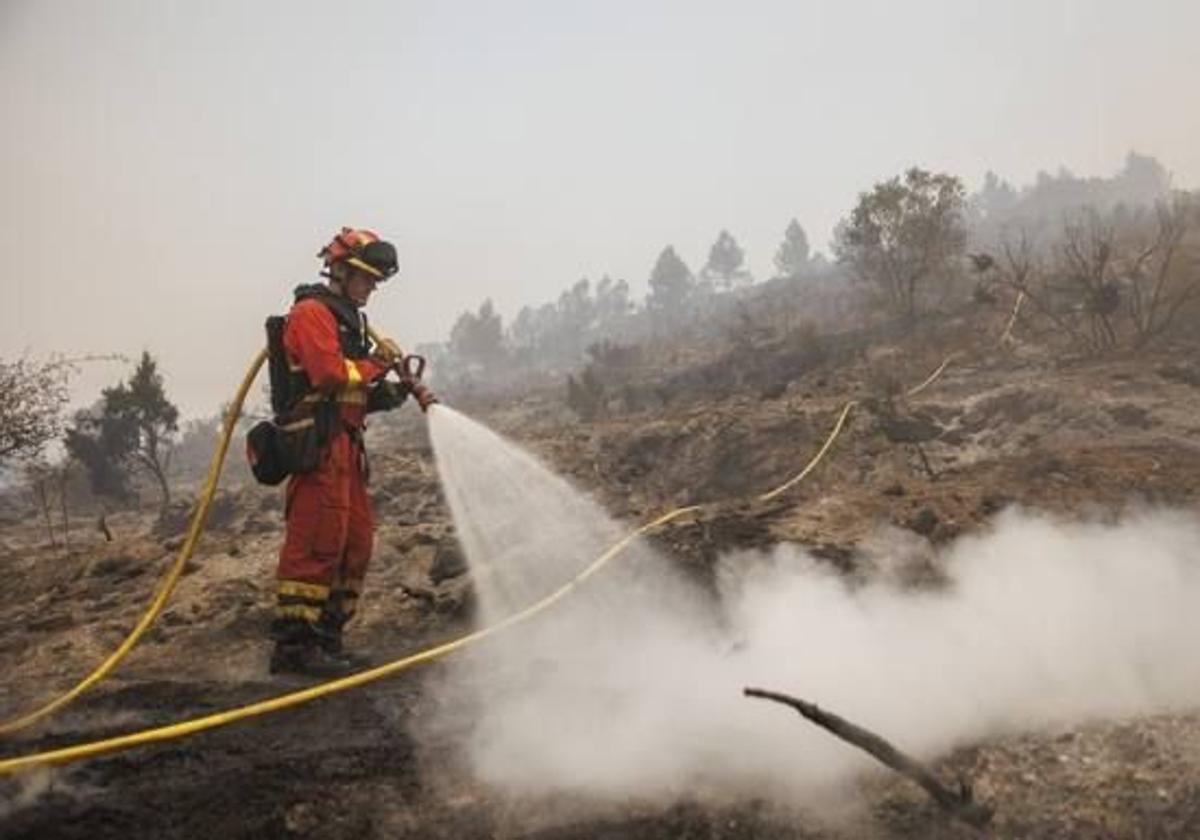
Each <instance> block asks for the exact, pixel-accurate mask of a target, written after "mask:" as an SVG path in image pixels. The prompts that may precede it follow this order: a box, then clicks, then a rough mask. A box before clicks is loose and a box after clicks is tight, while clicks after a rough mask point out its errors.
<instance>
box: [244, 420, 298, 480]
mask: <svg viewBox="0 0 1200 840" xmlns="http://www.w3.org/2000/svg"><path fill="white" fill-rule="evenodd" d="M246 460H247V461H249V462H250V471H251V472H252V473H254V478H255V479H257V481H258V483H259V484H266V485H267V486H269V487H274V486H275V485H276V484H279V483H280V482H281V481H283V480H284V479H285V478H287V477H288V474H289V470H288V468H287V465H286V464H284V462H283V458H282V457H281V455H280V448H279V427H278V426H276V425H275V424H274V423H272V422H271V421H270V420H263V421H261V422H259V423H256V424H255V425H254V428H252V429H251V430H250V431H249V433H247V435H246Z"/></svg>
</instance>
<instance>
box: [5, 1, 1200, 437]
mask: <svg viewBox="0 0 1200 840" xmlns="http://www.w3.org/2000/svg"><path fill="white" fill-rule="evenodd" d="M1197 32H1200V3H1196V2H1195V0H1178V2H1174V1H1173V0H1160V2H1143V3H1132V2H1128V0H1125V2H1099V0H1097V1H1096V2H1054V1H1053V0H1041V2H1036V3H1035V2H1001V3H997V2H994V0H989V2H966V0H939V1H938V2H933V1H932V0H930V1H929V2H913V0H910V2H904V3H900V2H827V3H817V2H810V3H804V2H796V0H792V2H780V3H754V2H746V3H738V4H734V3H730V2H722V3H703V2H697V0H689V2H671V3H651V2H638V3H631V2H619V0H608V2H603V3H600V2H593V3H576V2H564V1H563V0H560V1H559V2H544V3H527V2H495V3H452V2H446V3H432V2H427V3H402V2H395V3H383V2H380V3H353V2H339V3H311V2H310V3H302V2H291V1H290V0H289V2H244V1H243V2H200V0H192V1H191V2H183V0H174V1H171V0H144V2H133V0H109V2H104V3H96V2H54V0H37V1H36V2H33V0H30V1H29V2H21V1H20V0H0V109H2V110H0V113H2V114H3V120H4V130H3V133H2V134H0V250H2V252H3V253H4V254H5V255H6V256H7V264H6V265H5V267H4V280H3V283H4V297H3V301H4V302H3V304H2V307H0V356H2V357H4V358H11V357H12V356H14V355H15V354H18V353H20V352H21V351H23V350H29V351H32V352H35V353H39V354H44V353H48V352H51V351H66V352H70V353H85V352H90V353H97V352H114V351H116V352H123V353H126V354H129V355H136V354H137V353H139V352H140V351H141V350H142V349H143V348H146V349H149V350H150V351H151V352H153V353H154V354H156V355H157V356H158V357H159V358H160V359H161V362H162V366H163V370H164V373H165V374H166V376H167V379H168V387H169V389H170V391H171V392H172V393H173V394H174V395H175V396H176V398H177V400H178V402H179V403H180V405H181V407H182V408H183V409H184V411H185V412H186V413H188V414H197V413H209V412H211V411H212V410H215V408H216V407H217V406H218V405H219V403H220V402H222V401H223V400H226V399H228V397H229V396H231V395H232V392H233V390H234V389H235V387H236V385H237V382H238V380H239V378H240V376H241V373H242V371H243V369H244V368H245V365H246V363H247V362H248V361H249V360H250V358H251V357H252V356H253V354H254V352H255V350H256V349H257V347H258V346H259V345H260V344H261V341H262V320H263V318H264V317H265V316H266V315H267V314H268V313H270V312H272V311H277V310H282V309H283V308H284V307H285V306H286V305H287V303H288V301H289V298H290V295H289V292H290V289H291V288H292V286H294V285H295V284H297V283H301V282H307V281H309V280H310V279H311V278H313V277H314V276H315V273H316V270H317V268H318V265H317V261H316V260H315V258H314V255H315V253H316V251H317V250H318V249H319V248H320V246H321V245H322V244H323V243H324V242H325V241H326V240H327V239H328V238H329V236H330V235H331V234H332V233H333V232H334V231H335V230H336V229H337V228H338V226H340V225H341V224H351V225H356V226H366V227H373V228H375V229H377V230H379V231H380V232H381V233H383V234H384V235H385V236H387V237H389V238H391V239H393V240H394V241H395V242H396V243H397V244H398V246H399V248H400V259H401V265H402V276H401V277H400V278H399V279H398V280H393V281H391V282H389V283H388V284H387V285H386V286H385V287H383V289H382V290H381V291H380V292H379V293H377V295H376V297H375V300H373V301H372V304H371V307H370V309H369V310H368V311H369V313H370V314H371V315H372V316H373V317H374V320H375V322H376V323H377V324H378V325H380V326H382V327H383V328H385V329H386V330H387V331H388V332H390V333H392V334H394V335H395V336H396V337H397V339H398V340H399V341H400V342H401V343H402V344H406V345H411V344H414V343H416V342H419V341H426V340H431V339H440V338H442V337H444V335H445V334H446V333H447V331H448V329H449V327H450V325H451V323H452V322H453V319H454V317H455V316H456V315H457V313H459V312H460V311H462V310H463V309H465V308H468V307H470V308H474V307H476V306H477V305H478V303H479V302H480V301H481V300H482V299H483V298H484V297H487V296H491V297H492V298H494V299H495V301H496V303H497V306H498V307H499V309H500V311H501V313H502V314H504V315H505V317H506V319H507V318H509V317H511V316H512V315H513V314H515V312H516V311H517V309H519V308H520V306H521V305H523V304H527V303H528V304H538V303H541V302H544V301H546V300H549V299H551V298H554V297H556V296H557V294H558V293H559V291H561V290H562V289H563V288H564V287H565V286H567V285H568V284H570V283H572V282H574V281H575V280H577V279H578V278H580V277H583V276H588V277H591V278H593V279H596V278H598V277H599V276H600V275H602V274H604V273H609V274H611V275H613V276H614V277H624V278H626V279H628V280H629V281H630V283H631V284H632V286H633V289H634V291H635V294H637V295H638V296H639V297H640V296H641V294H642V293H643V291H644V289H645V281H646V277H647V276H648V274H649V272H650V268H651V266H652V265H653V262H654V260H655V258H656V256H657V254H658V252H659V251H660V250H661V249H662V248H663V246H664V245H667V244H672V245H674V246H675V247H676V249H677V250H678V251H679V252H680V253H681V255H682V256H683V257H684V259H685V260H686V261H687V262H688V263H689V265H691V266H692V267H693V268H699V267H700V265H701V264H702V263H703V262H704V259H705V257H706V255H707V250H708V246H709V245H710V244H711V243H712V241H713V240H714V239H715V238H716V234H717V233H718V231H719V230H720V229H721V228H728V229H729V230H730V231H731V232H732V233H733V234H734V235H735V236H736V237H737V238H738V239H739V241H740V242H741V243H742V245H743V246H744V247H745V248H746V249H747V251H748V256H749V260H750V267H751V269H752V270H753V271H754V272H755V273H756V274H757V275H759V276H763V275H765V274H766V273H767V272H768V271H769V269H770V264H771V262H770V261H771V256H772V254H773V252H774V250H775V248H776V246H777V244H778V242H779V240H780V238H781V236H782V233H783V230H784V228H785V226H786V225H787V222H788V220H789V219H790V218H792V217H793V216H795V217H797V218H798V219H799V220H800V222H801V224H803V225H804V227H805V228H806V229H807V230H808V231H809V235H810V237H811V238H812V239H813V240H814V243H815V244H816V245H817V246H818V247H823V246H824V244H825V242H826V240H827V238H828V236H829V233H830V230H831V228H832V226H833V224H834V223H835V222H836V221H837V219H838V218H839V217H840V216H842V215H843V214H844V213H845V212H846V211H847V210H848V209H849V208H850V206H852V204H853V202H854V200H855V197H856V195H857V193H858V192H859V191H861V190H863V189H866V188H868V187H869V186H870V185H871V184H872V183H873V182H875V181H877V180H879V179H882V178H885V177H889V176H891V175H893V174H896V173H898V172H899V171H901V170H902V169H903V168H905V167H907V166H910V165H913V164H917V165H921V166H924V167H927V168H935V169H944V170H948V171H950V172H954V173H956V174H959V175H961V176H963V177H964V178H965V179H966V180H967V182H968V185H970V186H974V185H977V184H978V183H979V181H980V179H981V177H982V174H983V172H984V171H985V170H986V169H988V168H992V169H995V170H996V171H998V172H999V173H1000V174H1002V175H1004V176H1005V177H1008V178H1010V179H1012V180H1015V181H1017V182H1021V183H1023V182H1026V181H1028V180H1031V179H1032V177H1033V176H1034V174H1035V173H1036V172H1037V170H1039V169H1047V170H1054V169H1056V168H1057V167H1058V166H1059V165H1060V164H1062V165H1066V166H1068V167H1070V168H1071V169H1072V170H1074V171H1075V172H1077V173H1079V174H1102V175H1108V174H1111V173H1112V172H1114V171H1115V170H1117V169H1118V168H1119V167H1120V166H1121V164H1122V162H1123V158H1124V155H1125V153H1126V152H1127V151H1128V150H1130V149H1136V150H1139V151H1142V152H1145V153H1149V154H1153V155H1155V156H1157V157H1158V158H1159V159H1160V160H1161V161H1162V162H1163V163H1164V164H1165V165H1166V166H1167V168H1168V169H1169V170H1171V171H1172V172H1173V173H1174V177H1175V183H1176V184H1177V185H1179V186H1184V187H1192V186H1195V185H1197V184H1198V183H1200V142H1198V141H1200V107H1197V104H1198V103H1200V89H1198V88H1197V80H1198V79H1200V49H1197V47H1196V33H1197ZM123 373H124V370H123V369H122V368H121V367H120V366H115V365H109V366H103V365H101V366H98V367H93V368H92V369H91V370H90V372H89V373H88V375H87V376H86V377H85V378H84V379H83V380H82V382H81V385H82V387H84V388H85V389H90V390H89V391H88V393H89V394H94V393H95V391H96V389H97V388H98V387H99V385H100V384H103V383H104V382H106V381H110V380H113V379H115V378H117V377H119V376H121V375H122V374H123Z"/></svg>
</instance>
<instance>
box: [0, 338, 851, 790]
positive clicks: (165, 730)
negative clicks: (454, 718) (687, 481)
mask: <svg viewBox="0 0 1200 840" xmlns="http://www.w3.org/2000/svg"><path fill="white" fill-rule="evenodd" d="M264 357H265V354H260V355H259V356H258V358H256V359H255V362H254V363H253V364H252V365H251V369H250V371H248V373H247V376H246V379H245V380H244V381H243V383H242V388H241V389H240V390H239V392H238V397H237V399H236V400H235V402H234V404H232V405H231V406H230V409H229V414H228V415H227V417H226V422H225V434H224V437H223V439H222V441H221V445H220V446H219V447H218V450H217V452H216V453H214V456H213V465H212V466H211V467H210V470H209V481H210V484H206V490H207V491H208V495H209V496H211V490H212V489H213V488H215V484H216V478H217V476H219V474H220V468H221V462H222V461H223V459H224V456H225V453H226V451H227V450H228V444H229V438H230V436H231V435H232V432H233V423H234V421H236V419H237V413H238V411H239V410H240V407H241V402H242V400H243V399H244V398H245V394H246V391H247V390H248V389H249V385H250V383H251V382H252V381H253V378H254V374H256V373H257V372H258V369H259V367H261V365H262V362H263V358H264ZM853 407H854V402H853V401H850V402H848V403H846V405H845V406H844V407H843V408H842V412H841V415H840V416H839V417H838V420H837V423H836V424H835V426H834V428H833V430H832V431H831V432H830V434H829V436H828V438H826V440H825V443H824V445H822V447H821V449H820V450H819V451H818V452H817V454H816V455H815V456H814V457H813V458H812V460H811V461H809V462H808V464H806V465H805V467H804V469H803V470H801V472H800V473H798V474H797V475H796V476H794V477H793V478H791V479H789V480H788V481H786V482H784V483H783V484H781V485H780V486H779V487H776V488H774V489H773V490H770V491H768V492H766V493H763V494H762V495H761V496H759V498H760V499H761V500H764V501H766V500H769V499H772V498H775V497H776V496H778V495H779V494H781V493H783V492H784V491H786V490H788V489H790V488H791V487H792V486H794V485H795V484H796V483H797V482H799V481H800V480H802V479H803V478H804V477H805V476H807V475H808V474H809V473H810V472H811V471H812V470H813V469H814V468H815V467H816V466H817V464H818V463H819V462H820V461H821V459H822V458H824V456H825V454H826V453H827V452H828V451H829V449H830V447H831V446H832V445H833V442H834V440H835V439H836V438H837V437H838V435H839V434H840V433H841V431H842V428H843V426H844V425H845V422H846V418H847V417H848V416H849V414H850V411H851V409H852V408H853ZM207 502H208V499H207V498H206V499H204V500H203V501H202V503H201V507H200V508H198V509H197V515H196V517H195V519H194V520H193V528H192V531H191V532H190V533H189V540H188V543H190V544H192V545H193V546H194V543H195V539H192V536H193V534H194V535H198V534H199V531H200V529H201V528H202V526H203V518H204V515H205V514H206V513H207V507H208V505H207ZM701 507H702V506H701V505H690V506H687V507H681V508H676V509H674V510H671V511H668V512H667V513H665V514H663V515H662V516H659V517H658V518H657V519H654V520H652V521H650V522H648V523H646V524H644V525H642V526H641V527H639V528H637V529H636V530H634V531H632V532H631V533H629V534H628V535H626V536H625V537H624V538H622V539H621V540H619V541H618V542H617V543H615V544H614V545H613V546H611V547H610V548H609V549H608V550H607V551H605V552H604V553H603V554H601V555H600V556H599V557H597V558H596V559H595V560H593V561H592V563H591V564H590V565H588V566H587V567H586V568H585V569H584V570H583V571H581V572H580V573H579V574H578V575H576V576H575V577H574V578H572V579H571V580H570V581H569V582H567V583H566V584H565V585H563V586H562V587H560V588H559V589H557V590H555V591H554V592H552V593H551V594H550V595H548V596H546V597H545V598H543V599H542V600H540V601H538V602H537V603H535V604H533V605H531V606H529V607H527V608H525V609H524V610H522V611H520V612H518V613H516V614H514V615H512V616H510V617H508V618H507V619H505V620H504V621H502V622H500V623H498V624H494V625H492V626H491V627H485V628H483V629H480V630H476V631H474V632H472V633H468V634H466V635H463V636H460V637H458V638H456V639H453V640H451V641H449V642H446V643H444V644H441V645H437V646H435V647H432V648H427V649H426V650H423V651H419V652H417V653H414V654H412V655H410V656H406V657H403V658H401V659H397V660H395V661H392V662H388V663H385V664H383V665H380V666H378V667H375V668H371V669H369V670H366V671H362V672H360V673H357V674H352V675H350V676H347V677H342V678H341V679H337V680H332V681H329V682H325V683H321V684H319V685H315V686H312V687H310V688H306V689H302V690H300V691H294V692H291V693H289V694H284V695H280V696H278V697H273V698H269V699H267V700H262V701H259V702H257V703H251V704H248V705H246V706H240V707H238V708H235V709H229V710H227V711H224V712H217V713H215V714H211V715H206V716H204V717H199V718H192V719H191V720H186V721H180V722H178V723H174V724H168V725H166V726H160V727H156V728H152V729H146V730H142V731H140V732H133V733H130V734H128V735H119V736H116V737H114V738H106V739H102V740H99V741H92V742H88V743H84V744H77V745H75V746H71V747H62V748H60V749H55V750H47V751H45V752H39V753H32V754H29V755H23V756H17V757H15V758H8V759H3V760H0V776H3V775H10V774H14V773H18V772H21V771H23V770H29V769H32V768H34V767H39V766H44V765H51V764H65V763H70V762H73V761H79V760H82V759H85V758H93V757H96V756H99V755H104V754H106V753H111V752H117V751H120V750H126V749H130V748H132V747H136V746H142V745H145V744H151V743H155V742H158V741H167V740H173V739H175V738H182V737H184V736H186V735H191V734H194V733H196V732H202V731H204V730H206V729H213V728H215V727H218V726H225V725H227V724H230V723H235V722H237V721H240V720H245V719H247V718H251V717H256V716H258V715H264V714H268V713H270V712H275V711H279V710H282V709H286V708H289V707H291V706H297V705H300V704H302V703H307V702H309V701H310V700H315V699H317V698H318V697H324V696H326V695H330V694H336V693H338V692H341V691H346V690H348V689H351V688H356V687H358V686H360V685H365V684H367V683H370V682H375V681H376V680H380V679H382V678H384V677H387V676H390V675H392V674H396V673H399V672H400V671H404V670H407V669H408V668H411V667H413V666H414V665H418V664H420V663H422V662H429V661H432V660H434V659H438V658H440V657H442V656H445V655H446V654H448V653H451V652H453V651H455V650H458V649H460V648H463V647H466V646H468V645H471V644H474V643H475V642H478V641H481V640H483V639H485V638H487V637H488V636H491V635H494V634H496V633H499V632H501V631H502V630H504V629H506V628H508V627H511V626H513V625H515V624H518V623H520V622H523V621H526V620H528V619H530V618H532V617H534V616H535V615H537V614H538V613H541V612H543V611H544V610H546V609H549V608H550V607H551V606H552V605H553V604H555V603H557V602H558V601H559V600H561V599H562V598H563V597H565V596H566V595H567V594H568V593H570V592H571V591H572V590H573V589H574V588H575V587H577V586H579V585H580V584H581V583H583V582H584V581H585V580H587V579H588V578H589V577H591V576H592V575H593V574H595V573H596V572H597V571H599V569H600V568H601V567H603V566H604V565H605V564H606V563H608V561H610V560H611V559H613V558H614V557H616V556H617V555H618V554H620V553H621V551H623V550H624V549H625V548H626V546H628V545H629V544H630V543H632V542H633V541H634V540H635V539H637V538H638V537H639V536H641V535H643V534H645V533H648V532H650V531H652V530H654V529H655V528H658V527H661V526H662V525H665V524H667V523H668V522H671V521H672V520H674V519H678V518H679V517H681V516H684V515H685V514H688V513H693V512H695V511H698V510H700V509H701ZM185 547H186V544H185ZM187 556H190V551H189V552H188V553H187ZM187 556H185V555H184V553H183V552H182V551H181V553H180V557H181V558H183V561H186V559H187ZM177 566H179V567H180V568H181V567H182V562H180V561H177ZM178 576H179V574H178V570H177V569H176V568H175V567H172V569H171V573H169V574H168V577H167V579H166V580H165V581H164V584H163V586H162V587H161V588H160V590H159V595H158V597H156V598H155V601H154V603H153V604H152V605H151V609H150V611H148V612H147V614H146V616H144V617H143V619H142V621H141V622H139V624H138V628H137V629H136V630H135V632H134V633H131V634H130V636H129V638H128V639H126V641H125V643H124V644H122V646H121V648H120V649H119V650H118V652H117V653H114V654H113V656H111V657H109V659H108V660H107V661H106V662H105V663H104V666H103V667H102V668H101V669H97V670H96V671H95V672H94V673H93V674H91V675H90V676H89V677H88V678H87V679H86V680H85V681H83V682H81V683H80V684H79V685H78V686H76V688H75V689H73V690H72V691H71V692H70V693H69V694H67V695H64V696H63V697H61V698H59V699H58V700H56V701H54V702H53V703H51V704H48V705H47V706H45V707H43V708H42V709H39V710H38V711H37V712H35V713H31V714H30V715H26V716H25V717H24V718H21V719H20V721H19V722H23V723H24V725H28V723H32V722H33V721H34V720H37V719H38V718H40V717H43V716H45V715H46V714H49V713H50V712H51V711H53V710H54V709H56V708H59V707H61V706H62V705H65V704H66V703H67V702H69V701H70V700H71V699H73V698H74V697H75V696H78V695H79V694H80V693H82V692H83V691H84V690H85V689H86V688H87V687H89V686H90V685H93V684H94V683H96V682H97V681H99V680H100V679H102V678H103V677H104V675H105V674H107V673H108V672H109V671H111V670H112V668H113V667H115V666H116V664H117V663H118V662H119V661H120V659H121V658H123V657H124V655H125V654H126V653H128V650H129V648H131V647H132V646H133V644H134V643H136V641H137V639H138V638H139V637H140V636H141V634H142V633H144V632H145V629H146V627H148V626H149V624H150V623H151V622H152V621H153V620H154V617H155V616H157V614H158V613H159V612H161V610H162V603H163V602H165V600H166V598H167V597H168V596H169V595H170V591H171V590H172V589H173V588H174V585H175V582H176V581H177V580H178ZM118 653H119V654H120V656H118V655H117V654H118ZM10 726H11V725H10Z"/></svg>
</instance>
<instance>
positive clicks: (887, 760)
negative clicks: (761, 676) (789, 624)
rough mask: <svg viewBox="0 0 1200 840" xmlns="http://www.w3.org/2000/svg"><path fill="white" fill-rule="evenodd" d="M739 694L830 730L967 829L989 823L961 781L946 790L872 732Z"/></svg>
mask: <svg viewBox="0 0 1200 840" xmlns="http://www.w3.org/2000/svg"><path fill="white" fill-rule="evenodd" d="M742 693H743V694H745V695H746V696H747V697H759V698H761V699H764V700H774V701H775V702H776V703H782V704H784V705H785V706H791V707H792V708H793V709H795V710H796V711H798V712H799V713H800V714H801V715H803V716H804V717H805V718H807V719H808V720H810V721H812V722H813V723H815V724H817V725H818V726H820V727H823V728H824V729H827V730H829V731H830V732H832V733H833V734H834V735H836V736H838V737H839V738H841V739H842V740H843V741H847V742H849V743H851V744H853V745H854V746H856V747H858V748H859V749H861V750H865V751H866V752H868V753H870V754H871V755H873V756H875V758H877V759H879V760H880V761H881V762H883V763H884V764H886V765H887V766H888V767H891V768H892V769H893V770H895V771H897V772H898V773H902V774H904V775H905V776H907V777H908V778H910V779H912V780H913V781H914V782H916V783H917V784H919V785H920V786H921V787H923V788H925V790H926V792H927V793H928V794H929V795H930V796H931V797H933V799H934V801H935V802H937V804H938V805H940V806H941V807H942V808H943V809H944V810H946V811H949V812H950V814H951V815H952V816H954V817H956V818H957V819H960V820H962V821H963V822H965V823H967V824H968V825H972V826H974V827H976V828H982V827H983V826H985V825H987V824H988V822H990V821H991V819H992V809H991V808H989V807H988V806H987V805H981V804H979V803H977V802H976V801H975V799H974V796H973V794H972V791H971V786H970V785H969V784H967V783H966V782H965V781H963V780H961V779H960V780H959V783H958V790H957V791H953V790H951V789H949V788H947V787H946V786H945V785H943V784H942V783H941V782H940V781H939V780H938V778H937V776H935V775H934V774H933V772H932V771H930V770H929V769H928V768H926V767H925V765H923V764H921V763H920V762H919V761H917V760H916V759H914V758H910V757H909V756H907V755H905V754H904V753H902V752H900V750H898V749H896V748H895V747H893V746H892V745H891V744H889V743H888V742H887V741H885V740H884V739H883V738H880V737H879V736H878V735H876V734H875V733H874V732H869V731H868V730H866V729H863V728H862V727H861V726H856V725H855V724H853V723H851V722H850V721H848V720H846V719H845V718H842V717H838V716H837V715H835V714H834V713H833V712H827V711H825V710H824V709H821V708H820V707H818V706H817V705H816V704H815V703H809V702H808V701H806V700H800V699H799V698H796V697H790V696H788V695H786V694H779V693H777V692H774V691H766V690H764V689H761V688H746V689H743V691H742Z"/></svg>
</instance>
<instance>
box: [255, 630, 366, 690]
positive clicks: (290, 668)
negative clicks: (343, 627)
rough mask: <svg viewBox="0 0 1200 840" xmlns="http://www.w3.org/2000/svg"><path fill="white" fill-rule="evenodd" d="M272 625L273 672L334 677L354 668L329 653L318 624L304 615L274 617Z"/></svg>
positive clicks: (271, 668) (271, 665)
mask: <svg viewBox="0 0 1200 840" xmlns="http://www.w3.org/2000/svg"><path fill="white" fill-rule="evenodd" d="M271 629H272V635H274V636H275V649H274V650H273V651H272V652H271V663H270V672H271V673H272V674H299V675H301V676H306V677H316V678H318V679H335V678H337V677H344V676H347V675H349V674H352V673H354V671H355V670H357V668H356V667H355V666H353V665H352V664H350V663H349V662H347V661H346V660H345V659H343V658H341V657H337V656H333V655H331V654H330V653H328V652H327V651H326V650H325V648H324V646H323V645H322V643H321V636H320V635H319V633H318V632H317V628H316V627H315V626H314V625H313V624H311V623H309V622H307V621H304V620H303V619H292V618H286V619H276V620H275V622H274V624H273V625H272V628H271Z"/></svg>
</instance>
